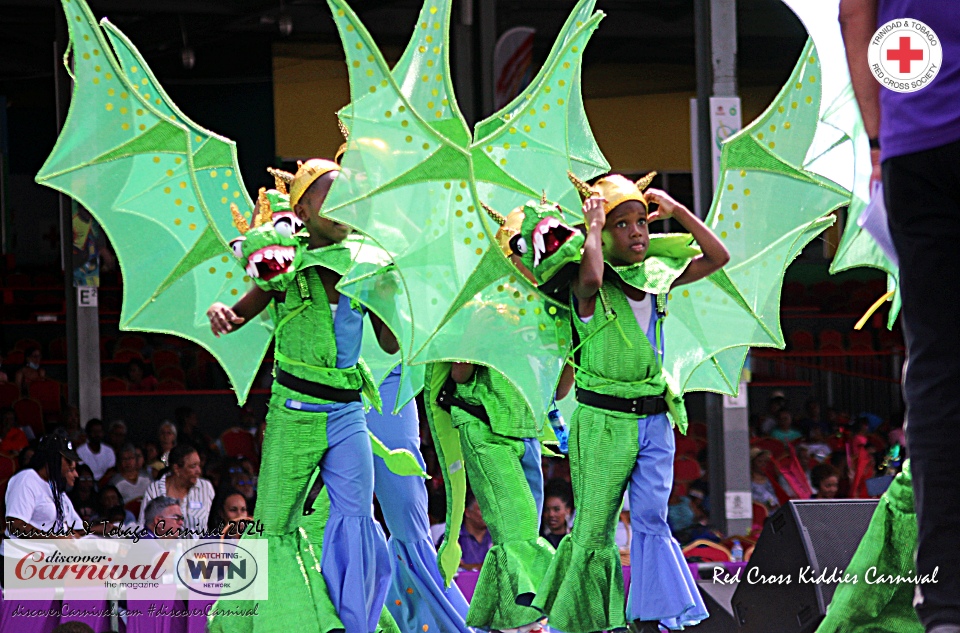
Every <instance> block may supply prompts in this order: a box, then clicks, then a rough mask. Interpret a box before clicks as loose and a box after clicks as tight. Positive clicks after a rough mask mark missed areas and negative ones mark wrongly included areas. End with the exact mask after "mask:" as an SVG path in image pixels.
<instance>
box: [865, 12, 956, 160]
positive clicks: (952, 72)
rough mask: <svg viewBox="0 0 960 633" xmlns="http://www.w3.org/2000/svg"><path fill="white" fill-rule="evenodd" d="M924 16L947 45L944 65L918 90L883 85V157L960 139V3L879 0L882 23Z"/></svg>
mask: <svg viewBox="0 0 960 633" xmlns="http://www.w3.org/2000/svg"><path fill="white" fill-rule="evenodd" d="M902 18H909V19H912V20H919V21H921V22H923V23H925V24H926V25H927V26H929V27H930V28H931V29H933V30H934V31H935V32H936V34H937V38H938V39H939V40H940V44H941V45H942V47H943V65H942V67H941V68H940V72H939V73H938V74H937V76H936V78H934V80H933V81H932V82H930V85H929V86H927V87H925V88H921V89H920V90H918V91H916V92H909V93H899V92H894V91H893V90H890V89H888V88H884V87H881V88H880V113H881V114H880V153H881V160H886V159H887V158H891V157H893V156H902V155H903V154H912V153H914V152H921V151H924V150H928V149H933V148H934V147H940V146H941V145H946V144H948V143H952V142H954V141H957V140H960V2H958V0H879V2H878V3H877V26H878V27H879V26H882V25H884V24H886V23H887V22H889V21H890V20H896V19H902Z"/></svg>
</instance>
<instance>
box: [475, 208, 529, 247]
mask: <svg viewBox="0 0 960 633" xmlns="http://www.w3.org/2000/svg"><path fill="white" fill-rule="evenodd" d="M480 206H481V207H483V210H484V211H486V212H487V215H489V216H490V217H491V218H493V221H494V222H496V223H497V224H498V225H499V226H500V228H499V229H497V234H496V235H495V236H494V238H493V239H494V240H496V242H497V244H499V245H500V250H501V251H503V254H504V255H505V256H506V257H510V255H512V254H513V249H512V248H510V240H512V239H513V236H514V235H518V234H519V233H520V225H521V224H523V210H522V209H523V208H522V207H518V208H517V209H514V210H513V211H511V212H510V215H508V216H507V217H503V215H501V214H500V213H498V212H497V211H494V210H493V209H491V208H490V207H488V206H487V205H485V204H484V203H482V202H481V203H480Z"/></svg>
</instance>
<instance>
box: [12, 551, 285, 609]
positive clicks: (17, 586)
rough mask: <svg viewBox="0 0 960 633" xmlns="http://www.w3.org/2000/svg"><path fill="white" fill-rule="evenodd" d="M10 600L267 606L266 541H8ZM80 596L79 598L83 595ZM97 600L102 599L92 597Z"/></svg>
mask: <svg viewBox="0 0 960 633" xmlns="http://www.w3.org/2000/svg"><path fill="white" fill-rule="evenodd" d="M3 558H4V561H3V589H4V596H5V598H8V599H19V600H50V599H54V600H56V599H64V598H69V597H71V595H72V594H73V592H79V593H82V594H83V595H85V596H89V597H90V599H96V598H97V597H100V598H103V599H106V600H125V599H144V596H146V597H152V596H155V595H157V594H156V592H157V590H168V591H171V592H173V593H174V594H176V597H178V598H190V597H196V596H197V595H202V596H206V597H213V598H220V599H227V600H266V599H267V598H268V597H269V596H268V591H267V590H268V588H267V578H268V572H267V563H268V561H267V540H266V539H247V540H244V541H243V545H242V546H241V545H240V544H239V542H238V541H233V540H219V539H197V540H187V539H143V540H140V541H138V542H136V543H135V542H133V541H131V540H126V539H86V538H85V539H70V540H55V541H51V540H42V539H8V540H7V541H6V542H5V543H4V551H3ZM79 593H76V594H73V595H79ZM93 594H96V595H93Z"/></svg>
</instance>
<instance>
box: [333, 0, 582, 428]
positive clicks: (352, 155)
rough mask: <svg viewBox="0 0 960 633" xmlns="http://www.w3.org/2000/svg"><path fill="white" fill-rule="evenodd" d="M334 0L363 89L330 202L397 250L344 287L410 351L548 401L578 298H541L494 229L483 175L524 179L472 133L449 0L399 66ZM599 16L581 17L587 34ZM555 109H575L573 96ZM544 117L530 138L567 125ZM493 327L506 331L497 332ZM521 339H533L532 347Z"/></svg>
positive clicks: (430, 12) (354, 77) (570, 64)
mask: <svg viewBox="0 0 960 633" xmlns="http://www.w3.org/2000/svg"><path fill="white" fill-rule="evenodd" d="M329 4H330V6H331V8H332V10H333V13H334V19H335V21H336V23H337V26H338V29H339V31H340V35H341V39H342V40H343V43H344V48H345V50H346V55H347V64H348V69H349V72H350V81H351V95H352V97H353V99H354V100H353V102H352V103H351V104H350V105H349V106H347V108H345V109H344V110H342V111H341V113H340V116H341V118H343V119H345V123H346V124H347V125H348V127H349V130H350V135H349V140H348V149H347V152H346V154H345V155H344V157H343V175H342V177H341V178H338V179H337V180H336V181H335V183H334V186H333V187H332V188H331V191H330V194H329V196H328V198H327V200H326V202H325V205H324V210H323V212H324V214H325V215H328V216H329V217H331V218H332V219H335V220H337V221H339V222H344V223H346V224H349V225H350V226H353V227H354V228H356V229H358V230H359V231H360V232H362V233H364V234H365V235H368V236H370V237H371V238H372V239H374V240H375V241H376V242H377V243H378V244H379V245H380V246H382V247H383V248H384V250H385V251H387V253H388V254H389V256H390V258H391V261H392V265H391V266H390V267H388V268H386V269H384V268H381V267H378V266H373V265H369V266H365V265H363V264H360V263H358V264H357V265H355V266H354V268H353V269H352V270H351V271H350V273H348V275H347V276H346V277H345V279H344V281H343V283H342V285H341V287H342V289H343V291H344V292H346V293H347V294H350V295H351V296H354V297H356V298H358V299H360V300H361V301H362V302H363V303H364V304H365V305H368V306H370V307H371V309H372V310H374V312H376V313H377V314H378V315H379V316H380V317H382V318H383V319H384V321H385V322H386V323H387V324H388V325H389V326H390V327H391V329H393V330H394V331H395V332H397V333H398V338H399V340H400V346H401V350H402V352H403V357H404V362H405V363H407V364H411V365H416V364H425V363H430V362H435V361H444V360H463V361H471V362H476V363H480V364H484V365H487V366H490V367H492V368H493V369H495V370H497V371H500V372H501V373H502V374H504V375H505V376H506V377H507V378H508V380H510V381H511V382H512V383H513V384H514V385H516V386H517V388H518V390H519V391H520V393H521V394H522V395H523V397H524V398H525V400H526V402H527V404H528V406H529V407H530V409H531V411H532V412H541V411H542V412H544V413H545V411H546V406H547V405H548V404H549V402H550V401H551V400H552V398H551V395H552V391H553V389H554V388H555V386H556V381H557V379H558V377H559V373H560V370H561V368H562V366H563V361H564V357H565V355H566V348H567V347H568V345H569V342H570V339H571V336H570V326H569V322H568V320H567V319H565V318H563V317H564V313H563V311H564V310H565V309H566V308H565V307H564V306H562V305H560V304H554V303H553V302H550V301H548V300H545V299H543V298H542V297H541V296H540V295H539V293H537V291H536V288H535V286H533V285H532V284H530V283H529V282H528V281H527V280H526V279H525V278H523V277H522V276H520V275H519V274H518V273H517V271H516V269H515V268H513V266H512V265H511V264H510V263H509V261H508V260H507V259H506V258H505V257H504V256H503V254H502V252H501V251H500V249H499V246H498V245H497V243H496V242H495V241H494V239H493V238H494V235H495V233H496V230H497V228H498V226H497V224H496V223H495V222H494V221H493V220H492V219H491V218H490V217H488V216H487V215H486V214H485V213H484V212H483V210H482V208H481V205H480V200H482V199H483V198H482V196H481V195H480V194H479V192H478V188H479V187H480V186H481V181H482V179H483V178H487V179H488V180H490V181H495V180H496V179H499V181H500V182H503V183H505V185H506V187H507V188H511V187H513V188H515V187H516V185H515V184H514V183H515V182H516V179H515V178H513V177H512V176H510V174H509V173H508V172H507V171H505V169H504V164H502V163H501V162H500V160H498V165H496V166H493V164H492V162H491V161H490V159H489V158H487V157H485V156H482V155H483V152H482V151H476V148H472V147H471V146H470V144H469V140H470V136H469V134H468V133H467V132H465V130H466V127H465V125H464V124H463V123H462V121H463V119H462V116H461V115H460V113H459V109H458V108H457V106H456V102H455V100H454V98H453V90H452V82H451V80H450V73H449V61H448V55H447V49H448V47H447V28H446V27H447V24H448V22H449V11H450V3H449V1H439V2H432V3H431V2H428V3H427V5H426V6H425V7H424V10H423V11H422V12H421V19H420V22H419V23H418V25H417V33H416V35H415V36H414V39H413V40H412V41H411V44H410V46H408V48H407V51H408V52H407V53H405V54H404V56H403V58H402V59H401V62H400V63H399V64H398V65H397V68H395V69H394V71H393V72H392V73H391V72H390V71H389V70H388V69H387V66H386V63H385V62H384V60H383V57H382V55H381V54H380V51H379V50H378V49H377V47H376V45H375V44H374V43H373V40H372V38H371V37H370V35H369V33H367V31H366V29H365V28H364V27H363V25H362V24H361V23H360V22H359V20H358V19H357V17H356V15H355V14H354V13H353V12H352V11H351V10H350V8H349V6H347V4H346V3H345V2H343V0H330V2H329ZM597 19H599V18H597ZM595 23H596V21H594V22H592V23H589V24H585V25H584V26H583V27H582V28H581V29H580V31H579V33H580V35H579V37H580V39H576V42H579V43H580V45H581V46H582V45H585V43H586V40H585V38H586V37H587V36H588V35H589V32H592V30H593V28H594V27H595ZM574 47H577V44H575V43H573V40H572V41H571V43H570V44H569V45H568V50H567V52H566V53H565V54H564V55H561V56H558V57H557V58H556V62H555V64H554V66H555V69H556V72H557V73H567V74H564V75H563V76H564V77H567V79H564V80H563V81H564V83H569V82H570V81H572V80H573V77H574V74H575V73H578V72H579V63H578V61H577V59H578V58H577V55H578V54H579V52H580V51H581V50H582V48H579V47H577V51H576V52H573V51H572V50H570V49H571V48H574ZM410 51H415V52H416V54H413V53H410ZM568 56H569V58H568ZM571 60H573V61H571ZM574 83H576V82H574ZM565 94H566V93H564V92H561V93H560V94H559V95H558V97H559V98H561V99H562V98H564V97H563V95H565ZM553 109H555V110H556V113H555V114H556V115H558V116H560V115H562V116H563V117H565V114H564V106H563V105H558V106H556V107H555V108H553ZM533 127H535V128H536V130H538V132H537V133H535V134H533V135H531V138H533V137H536V136H537V134H542V135H546V134H553V135H555V136H557V135H559V136H563V129H564V126H563V125H557V126H555V128H554V129H552V130H548V131H547V132H544V131H543V130H544V129H545V128H546V124H545V125H544V126H540V125H536V126H532V128H533ZM503 133H504V134H509V130H504V131H503ZM542 142H543V144H544V145H548V144H550V143H548V142H547V141H546V140H542ZM554 145H556V144H554ZM516 149H520V139H518V146H517V148H516ZM576 153H577V152H574V154H576ZM515 155H517V156H520V155H521V153H520V152H514V153H512V154H511V156H515ZM478 156H482V157H481V158H478ZM516 160H517V161H522V160H523V159H522V158H516ZM484 161H485V162H484ZM478 163H483V165H482V166H480V167H478ZM568 165H569V162H567V161H566V160H565V162H564V163H563V167H561V168H560V171H558V173H557V174H556V178H555V180H556V181H558V182H562V183H563V184H562V187H563V188H564V190H566V191H567V192H568V194H569V195H570V196H575V195H576V192H575V190H574V189H573V187H572V185H570V184H569V182H567V181H566V180H565V178H564V175H565V171H563V170H565V169H566V168H567V166H568ZM494 167H495V168H494ZM481 172H482V174H483V178H482V177H481ZM541 177H542V175H541ZM559 187H560V185H558V186H557V189H558V191H559ZM523 191H524V193H523V195H524V197H525V198H524V199H528V198H529V197H531V195H535V196H536V197H539V195H540V192H539V191H537V190H535V189H534V188H533V187H531V186H526V188H525V189H524V190H523ZM378 287H379V289H378ZM384 288H393V289H394V294H393V295H391V294H390V293H389V292H384V291H383V289H384ZM479 324H483V326H482V327H481V326H480V325H479ZM468 333H469V336H468ZM490 340H498V341H499V342H501V345H499V346H490V345H489V344H488V343H487V342H488V341H490ZM491 347H497V349H490V348H491ZM517 349H528V350H530V352H531V354H530V355H529V358H528V357H527V356H526V355H523V354H521V355H517V354H516V350H517ZM534 415H538V413H535V414H534Z"/></svg>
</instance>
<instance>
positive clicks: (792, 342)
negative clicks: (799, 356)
mask: <svg viewBox="0 0 960 633" xmlns="http://www.w3.org/2000/svg"><path fill="white" fill-rule="evenodd" d="M788 340H789V344H788V345H787V351H788V352H807V351H810V350H812V349H813V334H811V333H810V332H808V331H807V330H796V331H795V332H791V333H790V336H789V337H788Z"/></svg>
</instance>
